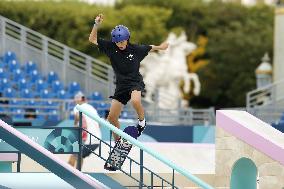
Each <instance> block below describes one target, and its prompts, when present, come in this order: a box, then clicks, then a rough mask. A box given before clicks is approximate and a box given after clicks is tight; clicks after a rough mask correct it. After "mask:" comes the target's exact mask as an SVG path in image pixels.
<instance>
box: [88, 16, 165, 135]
mask: <svg viewBox="0 0 284 189" xmlns="http://www.w3.org/2000/svg"><path fill="white" fill-rule="evenodd" d="M102 22H103V15H102V14H99V15H98V16H97V17H96V19H95V24H94V26H93V29H92V31H91V34H90V37H89V41H90V42H91V43H93V44H95V45H97V46H98V48H99V50H100V51H101V52H103V53H105V54H106V55H107V56H108V57H109V59H110V62H111V65H112V68H113V70H114V73H115V76H116V89H115V93H114V95H113V96H111V97H110V98H112V102H111V107H110V112H109V115H108V117H107V120H108V121H109V122H110V123H111V124H113V125H114V126H116V127H117V128H120V125H119V122H118V118H119V115H120V113H121V111H122V108H123V105H126V104H127V102H128V101H129V100H130V101H131V103H132V105H133V108H134V109H135V111H136V113H137V115H138V123H137V129H138V136H140V135H141V133H142V132H143V130H144V129H145V127H146V121H145V115H144V108H143V106H142V103H141V92H143V91H144V88H145V84H144V82H143V78H142V75H141V74H140V73H139V67H140V62H141V61H142V60H143V59H144V58H145V57H146V56H147V55H148V52H149V51H155V50H166V49H167V48H168V43H162V44H160V45H158V46H156V45H137V44H132V43H130V31H129V29H128V28H127V27H126V26H123V25H117V26H115V27H114V28H113V30H112V31H111V40H104V39H101V38H98V34H97V31H98V28H99V26H100V25H101V23H102ZM114 139H115V140H118V139H119V136H117V135H116V134H114Z"/></svg>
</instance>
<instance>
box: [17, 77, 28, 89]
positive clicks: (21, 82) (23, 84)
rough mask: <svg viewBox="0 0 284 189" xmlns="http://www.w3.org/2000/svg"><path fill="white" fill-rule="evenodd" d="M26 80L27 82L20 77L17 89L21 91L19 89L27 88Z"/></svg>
mask: <svg viewBox="0 0 284 189" xmlns="http://www.w3.org/2000/svg"><path fill="white" fill-rule="evenodd" d="M28 86H29V85H28V82H27V80H26V79H24V78H23V79H21V80H20V82H19V84H18V89H19V90H20V91H21V90H23V89H26V88H28Z"/></svg>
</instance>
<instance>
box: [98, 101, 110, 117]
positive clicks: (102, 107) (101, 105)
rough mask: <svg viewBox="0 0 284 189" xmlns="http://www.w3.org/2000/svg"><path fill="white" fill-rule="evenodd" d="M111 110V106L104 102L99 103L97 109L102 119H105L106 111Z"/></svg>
mask: <svg viewBox="0 0 284 189" xmlns="http://www.w3.org/2000/svg"><path fill="white" fill-rule="evenodd" d="M109 108H110V105H109V104H107V103H104V102H101V103H99V105H98V108H97V110H98V114H99V115H100V116H101V117H105V114H106V111H107V110H109Z"/></svg>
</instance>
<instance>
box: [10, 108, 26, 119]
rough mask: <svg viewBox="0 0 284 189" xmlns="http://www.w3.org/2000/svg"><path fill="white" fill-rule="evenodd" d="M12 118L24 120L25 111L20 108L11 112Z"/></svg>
mask: <svg viewBox="0 0 284 189" xmlns="http://www.w3.org/2000/svg"><path fill="white" fill-rule="evenodd" d="M13 117H14V118H20V119H23V118H25V111H24V110H23V109H20V108H18V109H14V110H13Z"/></svg>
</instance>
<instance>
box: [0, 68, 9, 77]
mask: <svg viewBox="0 0 284 189" xmlns="http://www.w3.org/2000/svg"><path fill="white" fill-rule="evenodd" d="M0 78H1V79H2V78H10V74H9V72H7V71H5V69H4V68H0Z"/></svg>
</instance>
